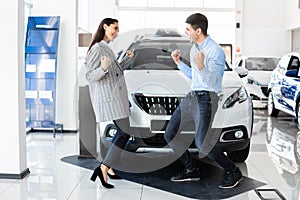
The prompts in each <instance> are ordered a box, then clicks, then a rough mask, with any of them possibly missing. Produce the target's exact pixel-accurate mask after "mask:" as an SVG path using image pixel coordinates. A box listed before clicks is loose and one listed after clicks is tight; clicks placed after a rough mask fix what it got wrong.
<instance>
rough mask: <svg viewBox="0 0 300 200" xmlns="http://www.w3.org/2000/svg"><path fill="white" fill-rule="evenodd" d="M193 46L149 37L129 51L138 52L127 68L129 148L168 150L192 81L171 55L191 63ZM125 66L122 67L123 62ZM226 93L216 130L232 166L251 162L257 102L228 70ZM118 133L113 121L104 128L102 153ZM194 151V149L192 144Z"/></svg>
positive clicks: (189, 131) (189, 132) (184, 40)
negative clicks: (169, 132)
mask: <svg viewBox="0 0 300 200" xmlns="http://www.w3.org/2000/svg"><path fill="white" fill-rule="evenodd" d="M190 48H191V43H190V42H189V40H188V39H187V38H185V37H180V36H172V37H163V36H160V37H157V36H156V37H152V38H151V37H148V38H140V39H137V40H136V41H135V42H134V43H132V44H131V45H130V47H129V48H128V50H131V51H134V57H133V60H132V62H131V63H127V64H126V65H127V66H123V67H125V69H126V70H125V71H124V74H125V80H126V84H127V88H128V94H129V101H130V111H131V115H130V123H131V127H132V130H133V133H132V137H131V138H130V141H129V142H128V144H127V146H126V148H127V150H129V151H138V150H139V149H144V148H156V149H161V148H167V147H168V146H167V143H166V142H165V140H164V137H163V134H164V131H165V128H166V126H167V123H168V120H169V119H170V117H171V115H172V113H173V112H174V110H175V109H176V107H177V106H178V105H179V103H180V101H181V100H182V98H184V97H185V95H186V94H187V93H188V92H189V91H190V90H191V89H190V87H191V80H190V79H189V78H187V77H186V76H185V75H184V74H183V73H182V72H180V70H178V69H177V66H176V65H175V64H174V62H173V60H172V58H171V55H170V54H171V52H172V51H173V50H175V49H180V50H181V55H182V59H183V60H184V62H185V63H187V64H188V63H189V51H190ZM121 65H123V63H122V62H121ZM224 68H225V73H224V78H223V91H222V96H221V98H220V99H221V100H220V102H219V108H218V111H217V113H216V116H215V120H214V123H213V128H217V129H219V130H220V131H221V132H222V133H221V136H220V138H219V141H218V145H221V146H222V147H223V149H224V151H226V152H227V154H228V156H229V158H230V159H231V160H232V161H236V162H243V161H245V160H246V158H247V157H248V154H249V149H250V138H251V134H252V124H253V112H252V101H251V98H250V97H249V96H248V94H247V92H246V90H245V88H244V86H243V84H242V82H241V81H240V79H239V77H238V75H237V73H236V72H235V71H233V70H232V69H231V68H230V67H229V66H228V64H227V63H226V64H225V65H224ZM115 132H116V129H115V126H114V124H113V123H112V122H103V123H100V148H101V149H100V151H101V155H102V156H103V155H105V153H106V151H107V149H108V147H109V145H110V141H111V139H112V137H113V135H114V134H115ZM182 133H184V134H185V135H186V137H193V136H194V129H193V127H189V128H187V129H185V130H182ZM190 147H191V148H195V145H194V144H193V143H192V144H191V145H190Z"/></svg>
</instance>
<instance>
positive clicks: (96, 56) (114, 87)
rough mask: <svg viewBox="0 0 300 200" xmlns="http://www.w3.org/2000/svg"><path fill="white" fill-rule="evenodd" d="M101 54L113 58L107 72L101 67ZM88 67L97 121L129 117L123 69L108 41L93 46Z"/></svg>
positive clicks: (88, 55)
mask: <svg viewBox="0 0 300 200" xmlns="http://www.w3.org/2000/svg"><path fill="white" fill-rule="evenodd" d="M101 56H107V57H108V58H109V59H110V60H111V66H110V67H109V68H108V72H107V73H104V71H103V70H102V68H101V67H100V66H101ZM86 67H87V71H86V79H87V80H88V82H89V90H90V96H91V101H92V105H93V109H94V112H95V116H96V120H97V122H105V121H111V120H116V119H121V118H125V117H128V116H129V103H128V94H127V87H126V83H125V79H124V74H123V69H122V68H121V67H120V65H119V63H118V60H117V59H116V57H115V55H114V53H113V51H112V50H111V49H110V47H109V46H108V45H107V43H106V42H104V41H101V42H98V43H96V44H94V45H93V46H92V48H91V49H90V51H89V52H88V53H87V56H86Z"/></svg>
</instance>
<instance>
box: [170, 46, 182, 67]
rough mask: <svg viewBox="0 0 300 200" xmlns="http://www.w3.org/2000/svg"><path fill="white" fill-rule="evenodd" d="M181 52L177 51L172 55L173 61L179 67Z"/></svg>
mask: <svg viewBox="0 0 300 200" xmlns="http://www.w3.org/2000/svg"><path fill="white" fill-rule="evenodd" d="M180 54H181V52H180V50H178V49H176V50H175V51H173V52H172V53H171V57H172V58H173V61H174V62H175V63H176V65H178V64H179V63H180Z"/></svg>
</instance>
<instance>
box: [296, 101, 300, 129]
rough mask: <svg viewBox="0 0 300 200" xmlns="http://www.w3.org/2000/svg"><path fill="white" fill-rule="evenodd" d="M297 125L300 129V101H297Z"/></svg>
mask: <svg viewBox="0 0 300 200" xmlns="http://www.w3.org/2000/svg"><path fill="white" fill-rule="evenodd" d="M296 117H297V126H298V128H299V129H300V102H298V103H297V115H296Z"/></svg>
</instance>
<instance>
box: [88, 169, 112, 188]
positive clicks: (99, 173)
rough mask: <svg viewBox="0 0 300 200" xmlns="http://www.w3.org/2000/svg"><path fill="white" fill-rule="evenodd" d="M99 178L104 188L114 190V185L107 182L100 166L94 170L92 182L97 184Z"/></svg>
mask: <svg viewBox="0 0 300 200" xmlns="http://www.w3.org/2000/svg"><path fill="white" fill-rule="evenodd" d="M97 176H98V177H99V179H100V181H101V184H102V186H103V187H105V188H108V189H111V188H114V185H112V184H109V183H107V182H105V180H104V177H103V173H102V170H101V168H100V166H99V167H97V168H96V169H95V170H94V173H93V175H92V176H91V180H92V181H94V182H95V180H96V178H97Z"/></svg>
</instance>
